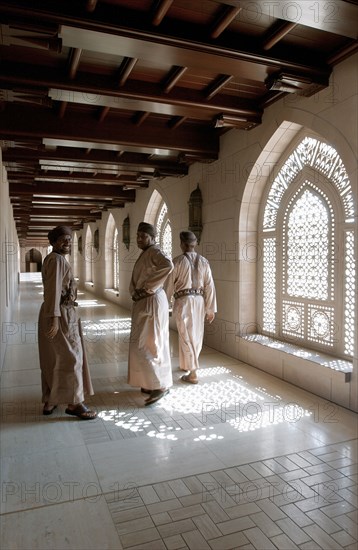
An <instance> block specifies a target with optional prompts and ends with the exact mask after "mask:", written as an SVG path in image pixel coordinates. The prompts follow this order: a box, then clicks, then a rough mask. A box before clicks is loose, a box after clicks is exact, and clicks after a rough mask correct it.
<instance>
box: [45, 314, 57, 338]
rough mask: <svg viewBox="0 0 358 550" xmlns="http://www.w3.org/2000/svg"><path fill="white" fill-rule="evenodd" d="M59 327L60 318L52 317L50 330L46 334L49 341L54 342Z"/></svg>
mask: <svg viewBox="0 0 358 550" xmlns="http://www.w3.org/2000/svg"><path fill="white" fill-rule="evenodd" d="M59 325H60V323H59V317H51V319H50V324H49V328H48V330H47V331H46V333H45V334H46V336H47V338H48V339H49V340H52V339H53V338H54V337H55V336H56V334H57V333H58V329H59Z"/></svg>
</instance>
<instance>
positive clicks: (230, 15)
mask: <svg viewBox="0 0 358 550" xmlns="http://www.w3.org/2000/svg"><path fill="white" fill-rule="evenodd" d="M241 10H242V8H241V6H237V7H235V6H224V9H223V11H222V13H221V15H220V17H219V18H218V20H217V21H216V22H215V24H214V27H213V29H212V31H211V33H210V37H211V38H214V39H215V38H219V36H220V35H221V34H222V33H223V32H224V30H225V29H226V28H227V27H228V26H229V25H230V23H231V22H232V21H233V20H234V19H235V17H236V16H237V15H238V14H239V13H240V11H241Z"/></svg>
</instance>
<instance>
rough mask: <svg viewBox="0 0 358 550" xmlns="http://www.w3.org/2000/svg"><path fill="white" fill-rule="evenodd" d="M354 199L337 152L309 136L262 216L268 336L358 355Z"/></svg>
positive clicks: (278, 182)
mask: <svg viewBox="0 0 358 550" xmlns="http://www.w3.org/2000/svg"><path fill="white" fill-rule="evenodd" d="M353 223H354V201H353V193H352V188H351V184H350V181H349V178H348V175H347V172H346V170H345V167H344V165H343V162H342V160H341V158H340V157H339V155H338V153H337V151H336V150H335V149H334V148H333V147H331V146H330V145H328V144H326V143H323V142H320V141H318V140H317V139H314V138H311V137H306V138H304V139H303V140H302V141H301V143H300V144H299V145H298V147H296V149H295V150H294V151H293V153H292V154H291V155H290V156H289V157H288V159H287V160H286V162H285V163H284V164H283V166H282V168H281V170H280V171H279V173H278V175H277V177H276V178H275V180H274V181H273V183H272V184H271V186H270V188H269V189H268V192H267V195H266V201H265V203H264V208H263V212H262V216H261V231H260V239H261V244H262V269H261V270H260V273H261V281H262V296H261V307H260V308H259V317H260V324H261V327H262V332H263V334H266V335H269V336H273V337H276V338H278V339H281V340H285V341H290V342H294V343H296V344H299V345H302V346H303V347H309V348H313V349H317V350H321V351H322V350H323V351H325V352H327V353H330V354H333V355H336V356H340V357H344V358H351V357H352V356H353V353H354V327H355V256H354V228H353Z"/></svg>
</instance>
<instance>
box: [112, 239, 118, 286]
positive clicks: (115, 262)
mask: <svg viewBox="0 0 358 550" xmlns="http://www.w3.org/2000/svg"><path fill="white" fill-rule="evenodd" d="M112 265H113V289H114V290H118V289H119V239H118V229H117V228H116V229H115V230H114V234H113V264H112Z"/></svg>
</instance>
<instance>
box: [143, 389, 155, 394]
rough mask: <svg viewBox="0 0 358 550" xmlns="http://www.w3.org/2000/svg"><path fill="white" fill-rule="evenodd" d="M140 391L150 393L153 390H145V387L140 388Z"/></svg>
mask: <svg viewBox="0 0 358 550" xmlns="http://www.w3.org/2000/svg"><path fill="white" fill-rule="evenodd" d="M140 391H141V392H142V393H148V394H150V393H152V391H153V390H147V389H146V388H141V389H140Z"/></svg>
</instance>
